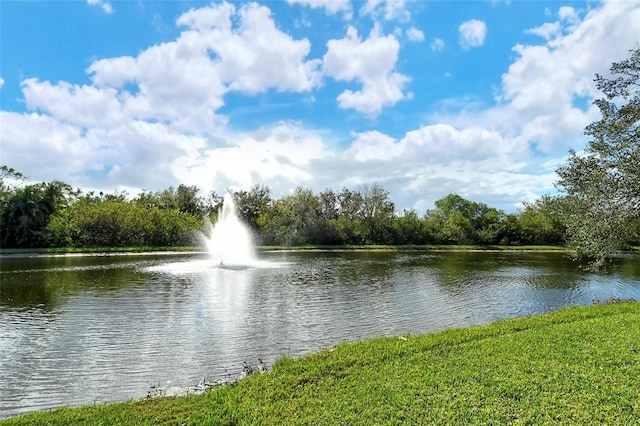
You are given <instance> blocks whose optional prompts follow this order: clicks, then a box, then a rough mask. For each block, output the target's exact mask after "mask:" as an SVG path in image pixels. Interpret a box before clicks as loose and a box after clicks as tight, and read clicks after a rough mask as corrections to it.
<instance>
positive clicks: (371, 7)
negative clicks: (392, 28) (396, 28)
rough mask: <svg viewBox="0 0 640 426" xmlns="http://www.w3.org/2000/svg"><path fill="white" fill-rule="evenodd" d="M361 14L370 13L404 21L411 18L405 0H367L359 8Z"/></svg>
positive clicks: (386, 18) (388, 19)
mask: <svg viewBox="0 0 640 426" xmlns="http://www.w3.org/2000/svg"><path fill="white" fill-rule="evenodd" d="M360 14H362V15H372V16H373V17H375V18H382V19H385V20H387V21H390V20H398V21H401V22H406V21H408V20H409V19H410V18H411V14H410V13H409V11H408V10H407V6H406V4H405V0H367V2H366V3H365V5H364V6H362V8H361V9H360Z"/></svg>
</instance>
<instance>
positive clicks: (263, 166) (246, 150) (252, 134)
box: [176, 122, 327, 194]
mask: <svg viewBox="0 0 640 426" xmlns="http://www.w3.org/2000/svg"><path fill="white" fill-rule="evenodd" d="M225 139H226V140H228V141H229V143H228V144H227V145H225V146H221V147H210V148H205V149H202V150H201V151H200V155H199V156H197V157H194V156H185V157H183V158H182V159H181V160H180V162H181V163H182V167H181V168H180V170H176V177H178V178H179V179H180V181H181V182H185V183H187V184H193V185H197V186H199V187H200V188H204V189H211V190H215V191H217V192H218V193H221V192H222V191H224V190H225V189H226V188H229V187H233V188H249V187H251V186H252V185H254V184H256V183H261V182H269V187H270V188H271V189H272V191H274V193H279V194H283V193H287V192H288V191H289V190H290V189H292V188H294V187H296V186H297V185H303V184H304V182H311V181H312V180H314V179H315V178H316V176H314V175H313V174H312V173H311V171H310V169H309V164H310V162H311V161H314V160H317V159H321V158H323V157H325V156H326V155H327V153H326V152H325V147H324V143H323V140H322V138H321V137H320V135H318V134H317V133H315V132H312V131H309V130H305V129H304V127H303V126H302V124H301V123H298V122H279V123H276V124H275V125H272V126H268V127H263V128H260V129H257V130H255V131H249V132H243V133H239V134H229V135H227V136H226V137H225ZM247 171H250V173H248V172H247Z"/></svg>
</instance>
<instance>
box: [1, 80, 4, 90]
mask: <svg viewBox="0 0 640 426" xmlns="http://www.w3.org/2000/svg"><path fill="white" fill-rule="evenodd" d="M2 86H4V78H2V77H0V89H2Z"/></svg>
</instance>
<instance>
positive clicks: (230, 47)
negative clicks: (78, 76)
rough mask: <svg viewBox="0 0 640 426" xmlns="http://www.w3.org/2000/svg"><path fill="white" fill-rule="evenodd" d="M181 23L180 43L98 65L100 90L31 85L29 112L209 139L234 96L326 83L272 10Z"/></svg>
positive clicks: (204, 14) (214, 11) (93, 69)
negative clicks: (160, 127) (165, 127)
mask: <svg viewBox="0 0 640 426" xmlns="http://www.w3.org/2000/svg"><path fill="white" fill-rule="evenodd" d="M177 23H178V24H179V25H181V26H185V27H187V29H186V30H185V31H183V32H182V33H181V34H180V36H179V37H178V39H177V40H176V41H173V42H167V43H162V44H158V45H155V46H152V47H150V48H148V49H146V50H144V51H142V52H141V53H140V54H139V55H138V56H137V57H130V56H125V57H119V58H108V59H101V60H98V61H95V62H94V63H93V64H91V66H90V67H89V69H88V72H89V73H90V74H91V78H92V81H93V86H82V87H78V86H74V85H71V84H68V83H64V82H61V83H59V84H56V85H52V84H51V83H49V82H39V81H37V80H35V79H29V80H25V82H23V88H24V91H25V97H26V99H27V105H28V107H29V108H30V109H32V110H41V111H45V112H47V113H49V114H51V115H52V116H54V117H57V118H59V119H61V120H65V121H68V122H71V123H73V124H77V125H82V126H92V125H94V124H96V125H101V124H98V123H99V122H104V123H103V124H102V125H104V126H110V125H114V123H115V122H116V121H117V120H131V119H134V120H158V121H160V122H163V123H169V124H170V125H171V126H172V127H174V128H176V129H180V130H183V131H204V130H211V129H215V128H216V127H217V126H218V125H220V124H224V123H225V118H224V117H221V116H219V115H218V114H217V112H216V111H217V110H218V109H220V108H221V107H222V106H223V105H224V96H225V94H226V93H228V92H229V91H237V92H242V93H245V94H250V95H253V94H256V93H262V92H265V91H267V90H269V89H275V90H278V91H291V92H304V91H309V90H311V89H312V88H314V87H316V86H317V85H319V84H320V82H321V74H320V71H319V66H320V60H306V57H307V56H308V54H309V52H310V48H311V46H310V43H309V41H308V40H306V39H302V40H294V39H293V38H292V37H291V36H289V35H287V34H285V33H283V32H282V31H280V30H279V29H277V28H276V25H275V23H274V21H273V19H272V17H271V14H270V11H269V9H267V8H266V7H263V6H259V5H257V4H249V5H246V6H243V7H241V8H240V9H236V8H235V6H233V5H231V4H228V3H222V4H219V5H212V6H209V7H204V8H201V9H192V10H190V11H189V12H187V13H185V14H183V15H182V16H181V17H179V18H178V20H177ZM78 111H82V113H81V114H79V113H78Z"/></svg>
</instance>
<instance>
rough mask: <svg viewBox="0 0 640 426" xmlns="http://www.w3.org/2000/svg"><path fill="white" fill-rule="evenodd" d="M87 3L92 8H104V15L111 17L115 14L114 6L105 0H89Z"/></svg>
mask: <svg viewBox="0 0 640 426" xmlns="http://www.w3.org/2000/svg"><path fill="white" fill-rule="evenodd" d="M87 3H88V4H90V5H91V6H99V7H101V8H102V10H103V11H104V13H106V14H108V15H110V14H112V13H113V6H111V3H109V2H108V1H104V0H87Z"/></svg>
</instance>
